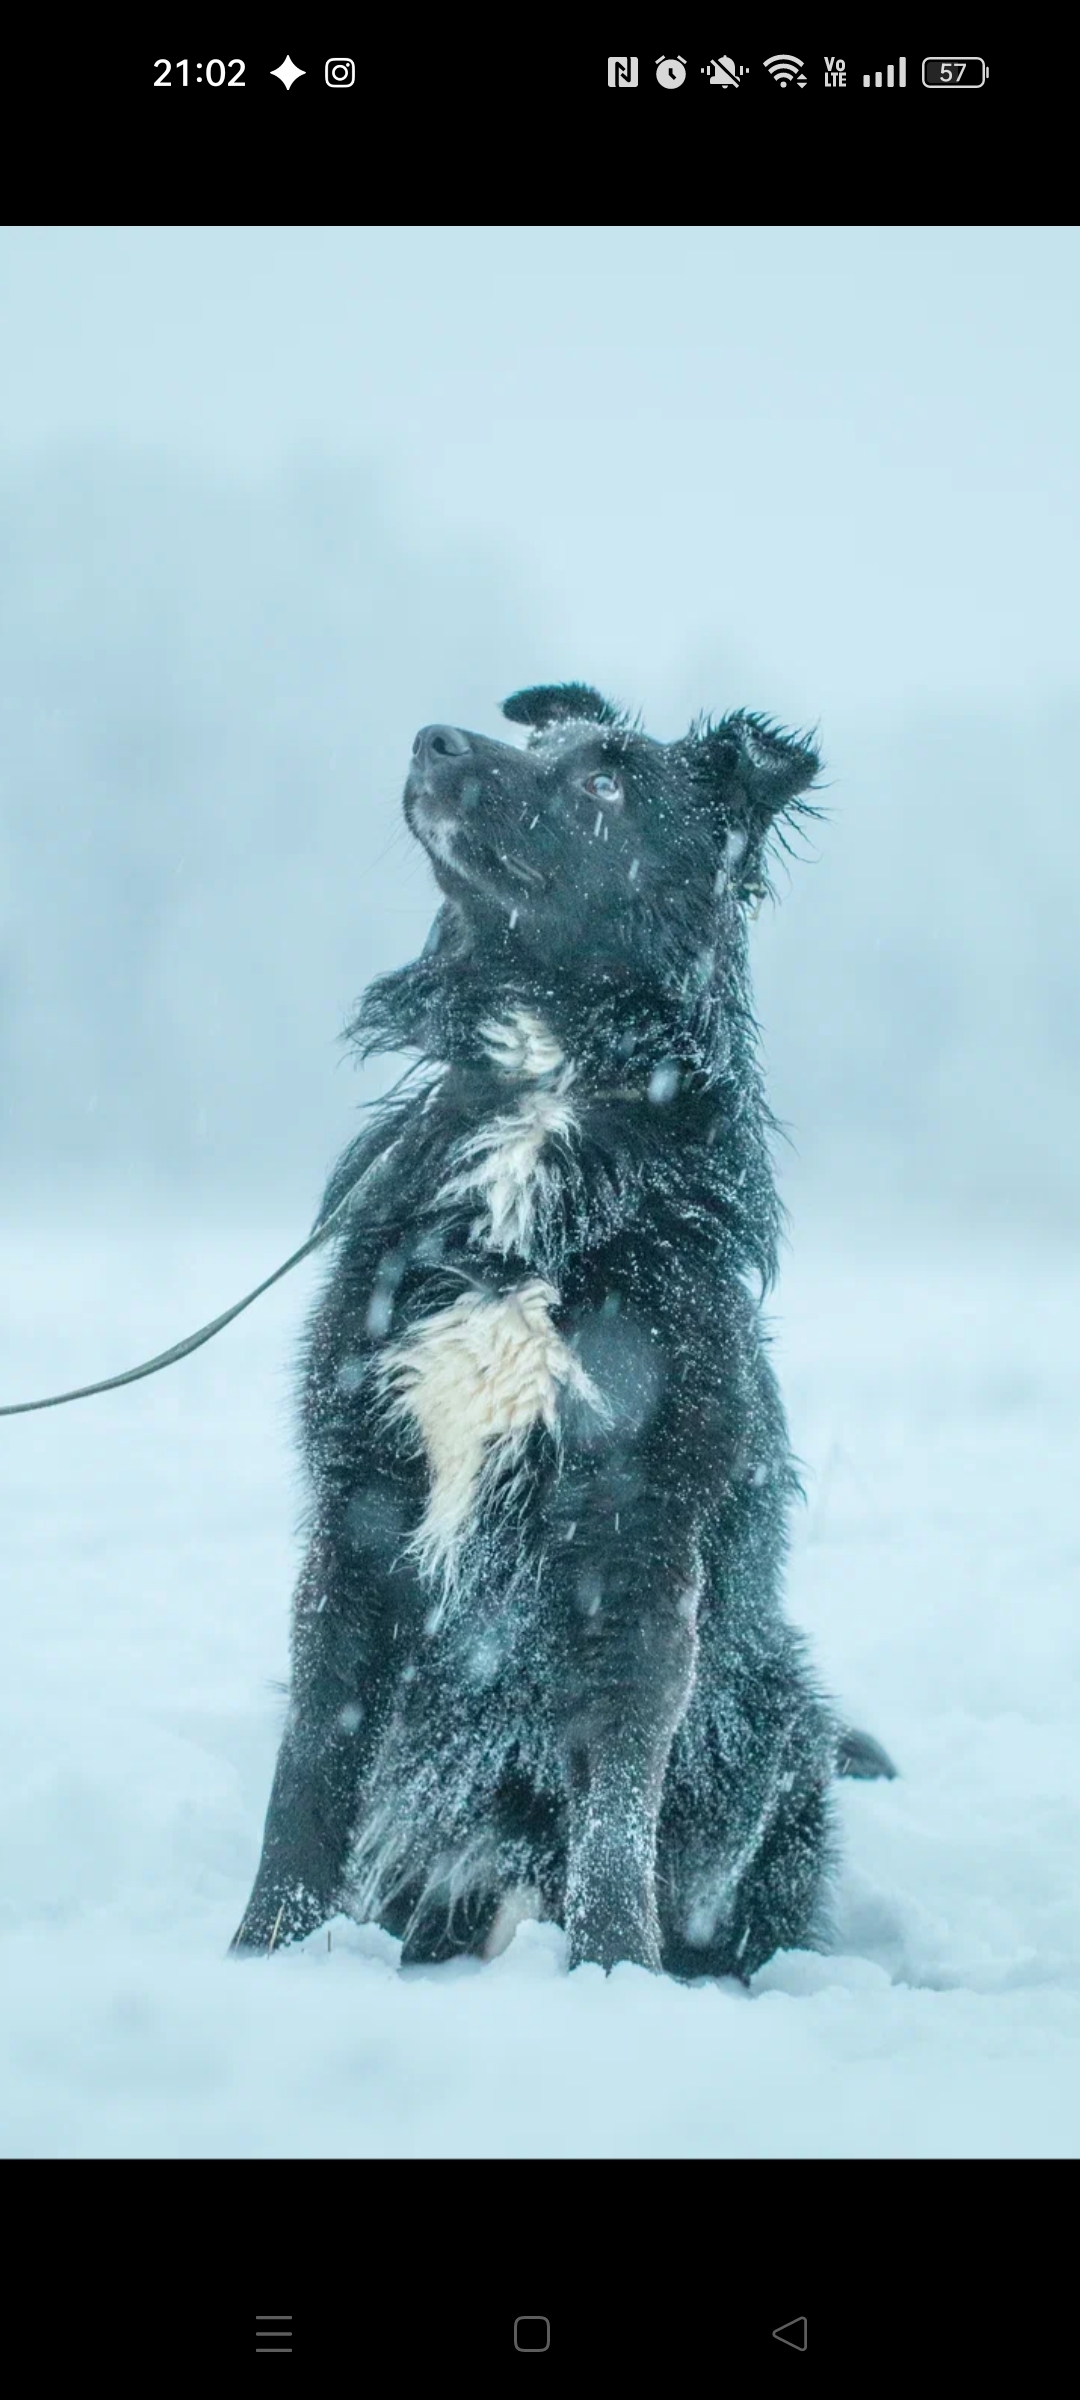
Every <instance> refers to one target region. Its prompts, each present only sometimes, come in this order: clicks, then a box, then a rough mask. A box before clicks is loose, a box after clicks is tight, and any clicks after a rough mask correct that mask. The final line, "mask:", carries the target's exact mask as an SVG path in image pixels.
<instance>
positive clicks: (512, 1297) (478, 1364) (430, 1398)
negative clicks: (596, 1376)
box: [378, 1278, 607, 1585]
mask: <svg viewBox="0 0 1080 2400" xmlns="http://www.w3.org/2000/svg"><path fill="white" fill-rule="evenodd" d="M557 1300H558V1294H557V1293H556V1292H555V1291H554V1289H553V1287H552V1286H551V1284H549V1283H544V1282H541V1281H540V1280H539V1279H538V1278H537V1279H534V1280H532V1281H531V1282H528V1283H523V1284H521V1285H520V1286H519V1287H518V1289H517V1291H515V1292H505V1293H502V1294H489V1293H483V1292H467V1293H465V1294H464V1295H463V1296H462V1298H461V1299H460V1300H455V1302H454V1304H453V1306H452V1307H451V1308H446V1309H441V1310H439V1311H437V1312H436V1313H435V1314H434V1315H432V1316H430V1317H423V1318H421V1320H420V1321H419V1323H417V1324H415V1325H413V1326H411V1327H410V1328H409V1331H408V1333H407V1334H406V1335H405V1337H404V1339H403V1340H402V1341H401V1342H398V1343H395V1344H394V1346H393V1348H392V1349H390V1350H387V1351H386V1352H384V1354H383V1357H382V1358H381V1360H380V1362H379V1367H378V1374H379V1378H380V1381H381V1383H382V1386H383V1389H384V1391H385V1393H386V1395H387V1397H388V1399H389V1401H390V1404H391V1414H392V1415H393V1416H394V1417H395V1418H397V1419H398V1420H407V1421H408V1422H409V1423H411V1425H412V1426H413V1428H414V1430H415V1432H416V1434H417V1435H418V1437H419V1439H420V1441H421V1442H422V1444H423V1449H424V1453H425V1455H426V1459H427V1464H428V1471H429V1476H430V1488H429V1494H428V1502H427V1507H426V1509H425V1511H424V1515H423V1517H422V1519H421V1521H420V1524H419V1525H418V1527H417V1529H416V1532H415V1533H414V1534H413V1536H412V1539H411V1541H410V1544H409V1548H410V1551H411V1553H412V1555H413V1557H414V1558H415V1559H416V1560H417V1562H418V1564H419V1566H420V1567H421V1570H422V1571H423V1572H424V1573H425V1574H427V1575H429V1576H432V1577H433V1578H440V1579H441V1580H442V1581H443V1582H444V1584H447V1585H452V1583H453V1580H454V1571H455V1566H456V1562H457V1558H458V1555H459V1551H460V1546H461V1542H462V1539H463V1537H464V1535H465V1533H466V1532H467V1530H468V1528H469V1525H470V1523H471V1521H472V1520H473V1519H474V1517H475V1515H476V1513H477V1511H478V1510H479V1508H480V1506H481V1505H482V1503H483V1501H484V1500H485V1498H486V1497H487V1495H488V1493H489V1492H490V1491H491V1489H492V1487H493V1486H494V1485H495V1484H496V1483H498V1484H500V1485H502V1484H503V1483H504V1479H506V1480H507V1488H506V1489H505V1490H504V1491H503V1493H502V1495H501V1496H502V1498H503V1499H504V1500H505V1502H506V1504H507V1505H510V1506H512V1505H513V1500H514V1487H513V1473H514V1469H515V1468H516V1467H518V1466H519V1465H520V1463H521V1460H522V1456H523V1452H524V1448H525V1443H526V1440H527V1437H528V1435H529V1433H530V1432H531V1430H532V1428H533V1426H534V1425H538V1424H539V1425H546V1426H547V1427H548V1429H549V1431H551V1432H553V1433H554V1432H555V1431H556V1430H557V1413H558V1404H559V1399H560V1395H561V1394H562V1393H564V1392H567V1391H573V1392H575V1393H576V1394H577V1395H578V1396H579V1397H580V1398H582V1399H584V1400H585V1401H587V1402H588V1403H589V1404H590V1405H591V1406H592V1407H593V1408H594V1409H595V1410H596V1411H597V1412H598V1414H599V1415H600V1416H601V1417H604V1416H606V1414H607V1411H606V1406H605V1403H604V1401H603V1399H602V1397H601V1394H600V1393H599V1392H598V1391H597V1389H596V1386H595V1385H594V1384H593V1382H592V1381H591V1379H590V1377H589V1376H588V1375H586V1373H585V1371H584V1368H583V1367H581V1366H580V1364H579V1362H578V1360H577V1358H576V1357H575V1355H574V1352H573V1351H572V1350H571V1349H570V1348H569V1347H568V1345H567V1343H566V1342H565V1341H564V1340H563V1338H562V1335H561V1334H560V1333H559V1332H558V1331H557V1330H556V1328H555V1326H554V1325H553V1323H552V1319H551V1311H552V1309H553V1308H554V1307H555V1306H556V1304H557Z"/></svg>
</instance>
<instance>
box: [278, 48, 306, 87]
mask: <svg viewBox="0 0 1080 2400" xmlns="http://www.w3.org/2000/svg"><path fill="white" fill-rule="evenodd" d="M270 73H271V75H276V76H277V79H278V82H279V83H283V84H284V86H285V89H286V91H287V92H291V90H292V87H293V85H294V83H299V81H300V77H301V75H304V74H306V73H307V69H306V67H298V66H297V65H296V64H295V62H294V60H292V59H291V58H289V57H288V56H286V57H285V58H283V59H282V62H281V65H280V67H271V69H270Z"/></svg>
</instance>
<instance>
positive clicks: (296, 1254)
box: [0, 1159, 381, 1417]
mask: <svg viewBox="0 0 1080 2400" xmlns="http://www.w3.org/2000/svg"><path fill="white" fill-rule="evenodd" d="M371 1164H372V1166H379V1165H380V1164H381V1159H373V1160H372V1162H371ZM369 1173H370V1168H365V1169H364V1171H363V1173H362V1174H361V1175H358V1177H357V1179H356V1182H355V1183H353V1184H350V1186H349V1189H348V1191H347V1192H346V1193H345V1196H344V1198H343V1199H341V1200H339V1201H338V1204H337V1207H336V1208H333V1209H331V1211H330V1214H329V1216H328V1217H326V1218H324V1220H323V1222H322V1224H321V1225H319V1226H317V1227H316V1230H315V1232H314V1233H313V1234H312V1235H311V1236H310V1239H309V1240H308V1241H306V1242H304V1243H303V1245H302V1247H301V1248H300V1249H299V1250H294V1251H293V1254H292V1257H291V1258H287V1259H286V1261H285V1264H284V1266H282V1267H275V1269H274V1272H273V1274H272V1275H268V1276H267V1277H266V1280H265V1282H263V1283H257V1284H256V1286H255V1289H254V1291H253V1292H248V1294H247V1296H246V1298H245V1299H243V1300H238V1301H237V1302H236V1303H235V1306H234V1307H232V1308H227V1309H225V1310H224V1311H223V1313H222V1315H221V1316H220V1317H214V1318H213V1319H212V1320H211V1322H210V1324H209V1325H200V1327H199V1330H198V1333H189V1334H188V1337H187V1340H186V1341H183V1342H174V1344H173V1347H172V1349H171V1350H162V1351H161V1352H160V1353H159V1355H158V1357H157V1358H148V1359H147V1360H146V1361H145V1363H144V1365H142V1366H141V1367H129V1368H128V1370H127V1373H126V1374H124V1375H107V1376H106V1378H105V1381H104V1382H103V1383H83V1384H80V1386H79V1389H78V1391H75V1392H53V1393H51V1395H50V1397H49V1398H48V1399H47V1400H16V1401H12V1402H9V1403H8V1405H7V1407H6V1408H0V1417H24V1416H27V1415H28V1414H29V1413H30V1411H31V1410H33V1409H35V1408H63V1406H64V1404H65V1402H66V1401H68V1400H89V1399H90V1398H91V1395H92V1394H93V1393H94V1392H115V1391H116V1389H117V1387H118V1386H119V1385H120V1384H122V1383H138V1382H139V1380H140V1377H142V1376H143V1375H156V1374H157V1373H158V1370H159V1368H161V1367H171V1366H172V1365H173V1364H174V1363H175V1361H176V1360H177V1359H178V1358H187V1357H188V1356H189V1355H190V1353H191V1351H192V1350H198V1349H200V1348H201V1346H202V1344H203V1342H209V1341H212V1340H213V1337H214V1335H215V1333H220V1332H221V1330H222V1327H223V1326H225V1325H231V1324H232V1321H233V1318H234V1317H239V1316H241V1315H242V1313H243V1311H244V1309H245V1308H250V1307H251V1303H252V1301H253V1300H258V1299H260V1298H261V1297H262V1294H263V1292H268V1291H269V1289H270V1286H271V1284H272V1283H280V1281H281V1278H282V1276H283V1275H288V1274H289V1273H290V1271H291V1269H292V1268H293V1267H298V1266H299V1264H300V1261H301V1259H302V1258H310V1256H311V1253H312V1251H313V1250H317V1249H318V1248H319V1247H320V1245H321V1243H323V1242H325V1240H326V1237H327V1235H328V1234H329V1233H330V1232H331V1231H332V1229H333V1227H334V1225H335V1223H336V1222H337V1219H338V1218H339V1217H340V1216H342V1215H343V1214H344V1212H345V1210H346V1209H347V1208H348V1207H349V1205H350V1203H351V1202H352V1200H353V1199H354V1197H355V1194H356V1192H357V1190H358V1188H359V1186H360V1184H362V1183H363V1182H365V1180H366V1178H367V1175H368V1174H369Z"/></svg>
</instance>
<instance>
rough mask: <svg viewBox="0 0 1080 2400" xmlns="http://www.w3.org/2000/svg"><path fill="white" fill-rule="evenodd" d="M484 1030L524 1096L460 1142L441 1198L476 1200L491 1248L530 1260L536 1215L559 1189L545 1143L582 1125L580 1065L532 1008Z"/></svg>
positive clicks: (494, 1056)
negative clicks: (576, 1087)
mask: <svg viewBox="0 0 1080 2400" xmlns="http://www.w3.org/2000/svg"><path fill="white" fill-rule="evenodd" d="M480 1035H481V1039H482V1040H483V1042H484V1045H485V1048H486V1050H487V1052H488V1056H489V1057H490V1058H491V1060H492V1062H493V1063H494V1065H496V1066H498V1067H500V1068H501V1069H502V1070H503V1072H504V1074H505V1075H506V1076H507V1077H508V1078H510V1077H512V1078H513V1080H514V1082H515V1083H516V1084H517V1085H518V1087H519V1089H518V1096H517V1098H516V1101H515V1105H514V1106H513V1107H512V1108H507V1109H506V1110H505V1111H503V1110H500V1111H499V1113H498V1114H497V1115H496V1116H494V1117H489V1118H488V1120H487V1122H486V1123H485V1124H483V1125H481V1126H480V1127H479V1129H478V1131H477V1132H476V1133H473V1134H469V1135H468V1136H467V1137H466V1139H465V1140H464V1141H463V1142H460V1143H459V1144H458V1148H457V1152H456V1156H455V1163H454V1171H453V1173H452V1174H451V1175H450V1176H449V1177H448V1179H447V1181H446V1182H445V1183H444V1184H443V1186H442V1189H441V1190H440V1192H439V1195H438V1197H439V1199H440V1200H443V1201H448V1202H453V1201H457V1200H467V1199H470V1198H475V1199H476V1200H477V1201H478V1202H479V1203H480V1204H481V1206H482V1208H483V1210H484V1215H483V1217H481V1219H480V1220H479V1226H478V1231H479V1234H480V1238H481V1239H483V1240H484V1241H486V1243H487V1245H488V1247H489V1249H492V1250H497V1251H499V1252H500V1253H501V1254H502V1255H504V1256H509V1255H511V1254H513V1253H516V1255H517V1256H518V1257H520V1258H528V1257H529V1254H530V1245H531V1242H532V1237H533V1234H534V1231H535V1228H536V1224H537V1219H538V1217H539V1216H540V1214H541V1213H542V1211H543V1209H544V1207H545V1203H547V1202H548V1201H550V1200H551V1199H552V1198H554V1197H555V1195H556V1191H557V1183H556V1170H555V1169H554V1168H553V1166H552V1164H551V1163H550V1160H548V1159H545V1157H544V1152H545V1149H547V1148H548V1147H549V1145H550V1144H551V1142H552V1141H562V1142H568V1141H569V1140H570V1139H571V1138H572V1136H573V1134H574V1132H575V1131H576V1127H577V1118H576V1116H575V1113H574V1109H573V1107H572V1105H571V1102H570V1099H569V1096H568V1095H569V1091H570V1086H571V1084H572V1082H573V1080H574V1069H573V1066H572V1064H571V1063H570V1062H569V1061H568V1060H567V1059H566V1058H565V1056H564V1054H563V1051H562V1049H561V1048H560V1046H559V1043H558V1042H557V1041H556V1039H555V1037H554V1035H553V1034H551V1033H549V1031H548V1028H547V1026H546V1025H545V1024H544V1023H543V1021H542V1019H541V1018H539V1017H535V1016H533V1015H532V1014H531V1013H530V1012H529V1010H527V1009H523V1008H522V1009H514V1010H513V1011H512V1012H511V1014H510V1015H509V1016H508V1017H506V1018H505V1019H491V1020H489V1022H488V1023H487V1024H485V1025H482V1026H481V1027H480ZM522 1086H523V1087H524V1088H521V1087H522Z"/></svg>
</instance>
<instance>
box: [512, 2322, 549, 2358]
mask: <svg viewBox="0 0 1080 2400" xmlns="http://www.w3.org/2000/svg"><path fill="white" fill-rule="evenodd" d="M514 2348H515V2350H550V2348H551V2319H550V2317H515V2318H514Z"/></svg>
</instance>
